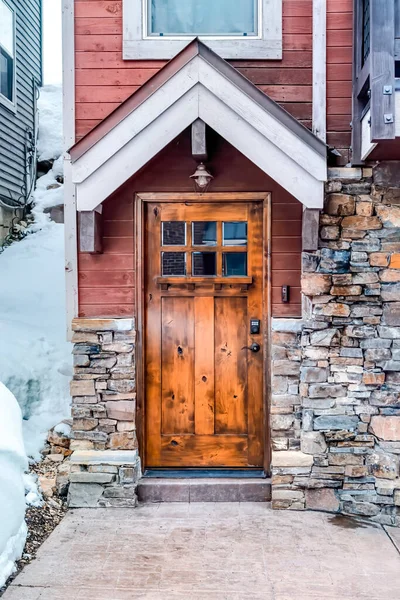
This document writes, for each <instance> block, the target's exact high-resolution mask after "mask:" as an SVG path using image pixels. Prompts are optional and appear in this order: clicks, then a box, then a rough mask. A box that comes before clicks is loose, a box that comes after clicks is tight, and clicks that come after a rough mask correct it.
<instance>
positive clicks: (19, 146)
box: [0, 0, 42, 201]
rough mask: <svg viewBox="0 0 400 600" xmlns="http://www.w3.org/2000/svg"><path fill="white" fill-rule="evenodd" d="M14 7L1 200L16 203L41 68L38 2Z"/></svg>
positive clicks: (0, 113) (0, 129)
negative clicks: (12, 101)
mask: <svg viewBox="0 0 400 600" xmlns="http://www.w3.org/2000/svg"><path fill="white" fill-rule="evenodd" d="M10 4H12V3H11V2H10ZM22 4H23V6H22ZM14 6H15V7H16V9H17V12H16V15H17V18H16V70H17V79H16V92H17V109H16V112H13V111H11V110H9V109H8V108H6V107H5V106H4V105H3V104H0V196H5V198H6V199H8V200H9V199H12V200H14V201H15V200H18V199H19V198H20V197H21V195H22V194H23V193H24V185H25V131H26V130H27V129H30V130H32V129H33V126H34V118H35V116H34V115H35V85H37V86H40V85H41V79H42V68H41V29H40V20H41V0H24V2H23V3H21V2H14Z"/></svg>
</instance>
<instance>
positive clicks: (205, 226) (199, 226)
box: [192, 221, 217, 246]
mask: <svg viewBox="0 0 400 600" xmlns="http://www.w3.org/2000/svg"><path fill="white" fill-rule="evenodd" d="M216 244H217V224H216V222H215V221H209V222H207V221H196V222H195V223H192V245H193V246H215V245H216Z"/></svg>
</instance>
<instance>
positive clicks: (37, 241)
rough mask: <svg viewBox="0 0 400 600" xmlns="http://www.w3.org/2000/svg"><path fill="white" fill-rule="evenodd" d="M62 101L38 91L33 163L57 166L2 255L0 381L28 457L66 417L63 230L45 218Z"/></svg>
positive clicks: (57, 92) (57, 190)
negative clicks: (26, 224)
mask: <svg viewBox="0 0 400 600" xmlns="http://www.w3.org/2000/svg"><path fill="white" fill-rule="evenodd" d="M61 103H62V100H61V87H58V86H46V87H44V88H42V90H41V94H40V98H39V102H38V106H39V140H38V148H39V158H40V159H41V160H45V159H46V160H50V159H56V160H55V162H54V165H53V168H52V169H51V171H50V172H49V173H47V175H44V176H43V177H41V178H40V179H39V180H38V181H37V186H36V189H35V192H34V194H33V200H34V202H35V207H34V209H33V213H34V217H35V222H34V224H33V225H32V226H31V227H30V230H29V231H30V233H29V234H28V235H27V237H25V238H24V239H23V240H21V241H19V242H16V243H14V244H12V245H11V246H10V247H9V248H7V249H6V250H5V252H3V253H2V254H1V255H0V273H1V283H2V285H1V291H0V356H1V359H0V380H1V381H3V382H4V384H5V385H6V386H7V387H8V388H9V389H10V390H11V391H12V392H13V393H14V395H15V396H16V398H17V399H18V402H19V404H20V407H21V410H22V415H23V419H24V422H23V434H24V441H25V448H26V452H27V454H28V456H31V457H33V458H34V459H39V457H40V450H41V448H42V447H43V445H44V442H45V439H46V435H47V432H48V430H49V429H51V428H52V427H53V426H54V425H56V424H57V423H59V422H60V421H62V420H63V419H64V418H66V417H68V416H69V413H70V409H69V403H70V398H69V390H68V386H69V380H70V378H71V375H72V367H71V346H70V344H69V343H67V342H66V322H65V280H64V226H63V225H62V224H57V223H54V222H52V221H50V219H49V216H48V215H47V214H45V213H44V212H43V211H44V209H45V208H49V207H51V206H55V205H57V204H62V202H63V188H62V185H60V183H59V182H58V181H57V178H60V176H61V175H62V159H61V158H60V154H61V151H62V136H61V129H62V125H61ZM49 186H50V187H49ZM0 414H1V413H0Z"/></svg>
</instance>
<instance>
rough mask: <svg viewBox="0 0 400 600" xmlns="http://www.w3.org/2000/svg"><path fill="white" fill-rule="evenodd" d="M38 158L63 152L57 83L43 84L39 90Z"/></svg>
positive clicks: (54, 156)
mask: <svg viewBox="0 0 400 600" xmlns="http://www.w3.org/2000/svg"><path fill="white" fill-rule="evenodd" d="M38 108H39V139H38V144H37V155H38V160H39V161H42V160H51V159H54V158H58V157H59V156H61V155H62V153H63V143H62V93H61V86H59V85H45V86H44V87H42V88H41V90H40V96H39V100H38Z"/></svg>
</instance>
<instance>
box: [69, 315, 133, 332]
mask: <svg viewBox="0 0 400 600" xmlns="http://www.w3.org/2000/svg"><path fill="white" fill-rule="evenodd" d="M134 328H135V320H134V319H86V318H76V319H73V320H72V331H132V330H133V329H134Z"/></svg>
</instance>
